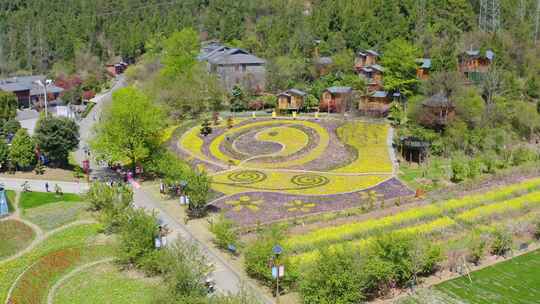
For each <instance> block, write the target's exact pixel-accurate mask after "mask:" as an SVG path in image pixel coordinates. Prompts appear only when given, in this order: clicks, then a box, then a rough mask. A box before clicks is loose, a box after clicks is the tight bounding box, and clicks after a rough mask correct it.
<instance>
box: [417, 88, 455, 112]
mask: <svg viewBox="0 0 540 304" xmlns="http://www.w3.org/2000/svg"><path fill="white" fill-rule="evenodd" d="M422 105H424V106H426V107H433V108H438V107H453V106H454V105H453V103H452V102H451V101H450V100H449V99H448V97H447V96H446V95H445V94H444V93H442V92H441V93H437V94H435V95H433V96H431V97H429V98H428V99H426V100H424V102H422Z"/></svg>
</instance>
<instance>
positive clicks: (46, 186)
mask: <svg viewBox="0 0 540 304" xmlns="http://www.w3.org/2000/svg"><path fill="white" fill-rule="evenodd" d="M45 191H47V192H49V183H48V182H45Z"/></svg>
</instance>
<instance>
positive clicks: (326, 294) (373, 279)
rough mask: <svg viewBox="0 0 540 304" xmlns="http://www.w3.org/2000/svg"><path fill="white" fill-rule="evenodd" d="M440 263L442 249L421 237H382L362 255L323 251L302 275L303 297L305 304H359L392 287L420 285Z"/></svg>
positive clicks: (392, 235)
mask: <svg viewBox="0 0 540 304" xmlns="http://www.w3.org/2000/svg"><path fill="white" fill-rule="evenodd" d="M441 261H442V253H441V249H440V247H439V246H437V245H434V244H432V243H431V242H430V241H429V240H427V239H425V238H423V237H422V236H421V235H408V234H400V233H390V234H386V235H381V236H378V237H376V238H375V239H374V241H373V242H372V243H371V244H370V245H369V246H368V247H367V248H366V249H365V250H364V251H363V252H359V251H357V250H354V249H353V248H351V247H344V248H343V250H339V251H329V250H323V251H322V252H321V255H320V256H319V258H318V260H317V262H316V263H314V264H313V265H314V267H312V268H310V269H308V271H305V272H303V275H302V276H301V281H300V293H301V297H302V299H303V301H304V303H344V304H345V303H358V302H359V301H361V300H363V299H366V298H373V297H375V296H378V295H381V294H384V293H386V292H387V291H388V290H389V289H390V288H393V287H403V286H406V285H409V284H417V280H418V277H419V276H424V275H429V274H431V273H433V272H434V271H435V270H436V269H437V265H438V263H439V262H441Z"/></svg>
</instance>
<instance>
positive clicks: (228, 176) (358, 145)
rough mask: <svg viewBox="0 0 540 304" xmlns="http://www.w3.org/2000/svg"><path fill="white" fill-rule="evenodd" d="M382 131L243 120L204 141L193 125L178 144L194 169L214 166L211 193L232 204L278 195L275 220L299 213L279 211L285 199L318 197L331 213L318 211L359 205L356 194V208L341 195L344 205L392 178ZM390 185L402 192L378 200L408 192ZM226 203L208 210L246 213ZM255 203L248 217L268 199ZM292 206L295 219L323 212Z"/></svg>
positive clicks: (360, 125)
mask: <svg viewBox="0 0 540 304" xmlns="http://www.w3.org/2000/svg"><path fill="white" fill-rule="evenodd" d="M389 133H390V127H389V126H388V125H387V124H376V123H369V122H363V121H347V122H344V121H341V120H312V119H246V120H244V121H241V122H239V123H238V124H236V125H234V126H233V127H232V128H226V127H225V126H217V127H214V128H213V132H212V133H211V134H209V135H207V136H202V135H201V134H200V126H196V127H194V128H192V129H190V130H189V131H187V132H186V133H185V134H184V135H183V136H182V138H181V139H180V141H179V147H180V149H181V150H182V151H183V152H184V153H185V155H189V157H188V160H190V161H191V162H192V163H193V164H194V165H198V164H200V163H203V164H207V165H208V166H211V167H212V168H215V167H216V166H219V167H220V168H221V170H217V171H212V173H211V176H212V185H211V187H212V189H213V190H214V191H216V192H218V193H220V194H222V195H223V196H225V197H227V196H229V197H230V196H234V198H233V200H238V198H239V196H246V195H247V196H250V195H251V196H252V195H254V194H255V192H257V193H258V192H268V193H279V194H281V195H282V197H281V199H279V201H280V202H281V203H282V204H281V205H280V206H279V208H278V209H277V210H281V211H282V212H281V217H280V218H288V217H292V216H298V215H299V213H300V211H298V212H296V213H295V212H290V211H289V209H291V208H287V206H286V204H290V201H293V200H294V199H296V198H293V197H292V196H295V195H302V196H313V197H325V198H327V201H328V202H329V203H331V205H332V206H333V208H329V209H328V208H324V211H326V210H339V208H340V206H345V205H347V206H351V207H354V206H356V207H358V206H359V205H361V202H362V200H363V199H362V197H361V196H357V197H356V198H355V199H354V201H356V203H355V204H352V203H349V201H352V200H353V199H352V198H349V197H344V199H346V200H347V203H346V204H342V202H341V201H339V200H341V199H342V197H341V196H343V195H346V194H352V193H361V192H362V191H366V190H367V189H375V188H377V187H378V185H381V184H383V183H384V182H386V181H389V180H391V179H392V178H393V177H394V173H393V171H394V170H393V163H392V157H391V155H390V153H391V147H390V146H389V141H390V140H389V138H390V134H389ZM396 181H397V180H396ZM397 183H399V185H400V187H401V188H402V189H403V191H401V190H398V191H394V193H395V195H393V196H390V195H385V199H391V198H396V197H398V196H400V195H410V194H411V192H410V191H409V190H408V189H407V188H406V187H405V186H404V185H403V184H401V182H399V181H397ZM392 189H394V188H392ZM377 191H379V190H377ZM237 195H238V197H236V196H237ZM289 198H290V199H289ZM300 199H301V200H302V201H310V200H311V199H309V198H307V199H306V198H300ZM227 200H228V198H226V199H224V201H223V202H216V204H214V205H215V206H217V207H218V208H222V209H225V212H226V214H227V216H228V217H230V218H236V216H235V214H236V213H238V212H240V211H242V212H247V211H246V210H251V209H249V208H247V209H246V208H245V209H243V210H237V209H238V208H236V209H234V207H232V206H231V205H230V204H227V203H226V201H227ZM258 200H261V199H258ZM261 201H262V203H261V204H260V205H259V206H258V208H257V209H256V210H251V211H252V213H256V212H263V213H264V212H266V210H267V209H268V208H265V207H264V205H266V204H268V200H265V199H262V200H261ZM273 207H274V210H275V206H273ZM292 209H293V210H303V211H304V212H302V214H307V213H312V212H321V211H323V210H322V209H323V208H316V207H311V208H309V210H308V209H307V208H296V209H295V208H292ZM306 210H308V211H306ZM244 215H245V214H244Z"/></svg>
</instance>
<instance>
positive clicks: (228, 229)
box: [210, 214, 238, 249]
mask: <svg viewBox="0 0 540 304" xmlns="http://www.w3.org/2000/svg"><path fill="white" fill-rule="evenodd" d="M210 231H211V232H212V233H213V234H214V237H215V239H214V242H215V243H216V245H218V246H219V247H220V248H222V249H227V248H228V246H229V245H234V246H237V247H238V232H237V231H236V230H235V225H234V222H233V221H232V220H231V219H228V218H226V217H225V215H224V214H220V215H219V217H218V218H217V219H216V221H213V222H212V223H211V225H210Z"/></svg>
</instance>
